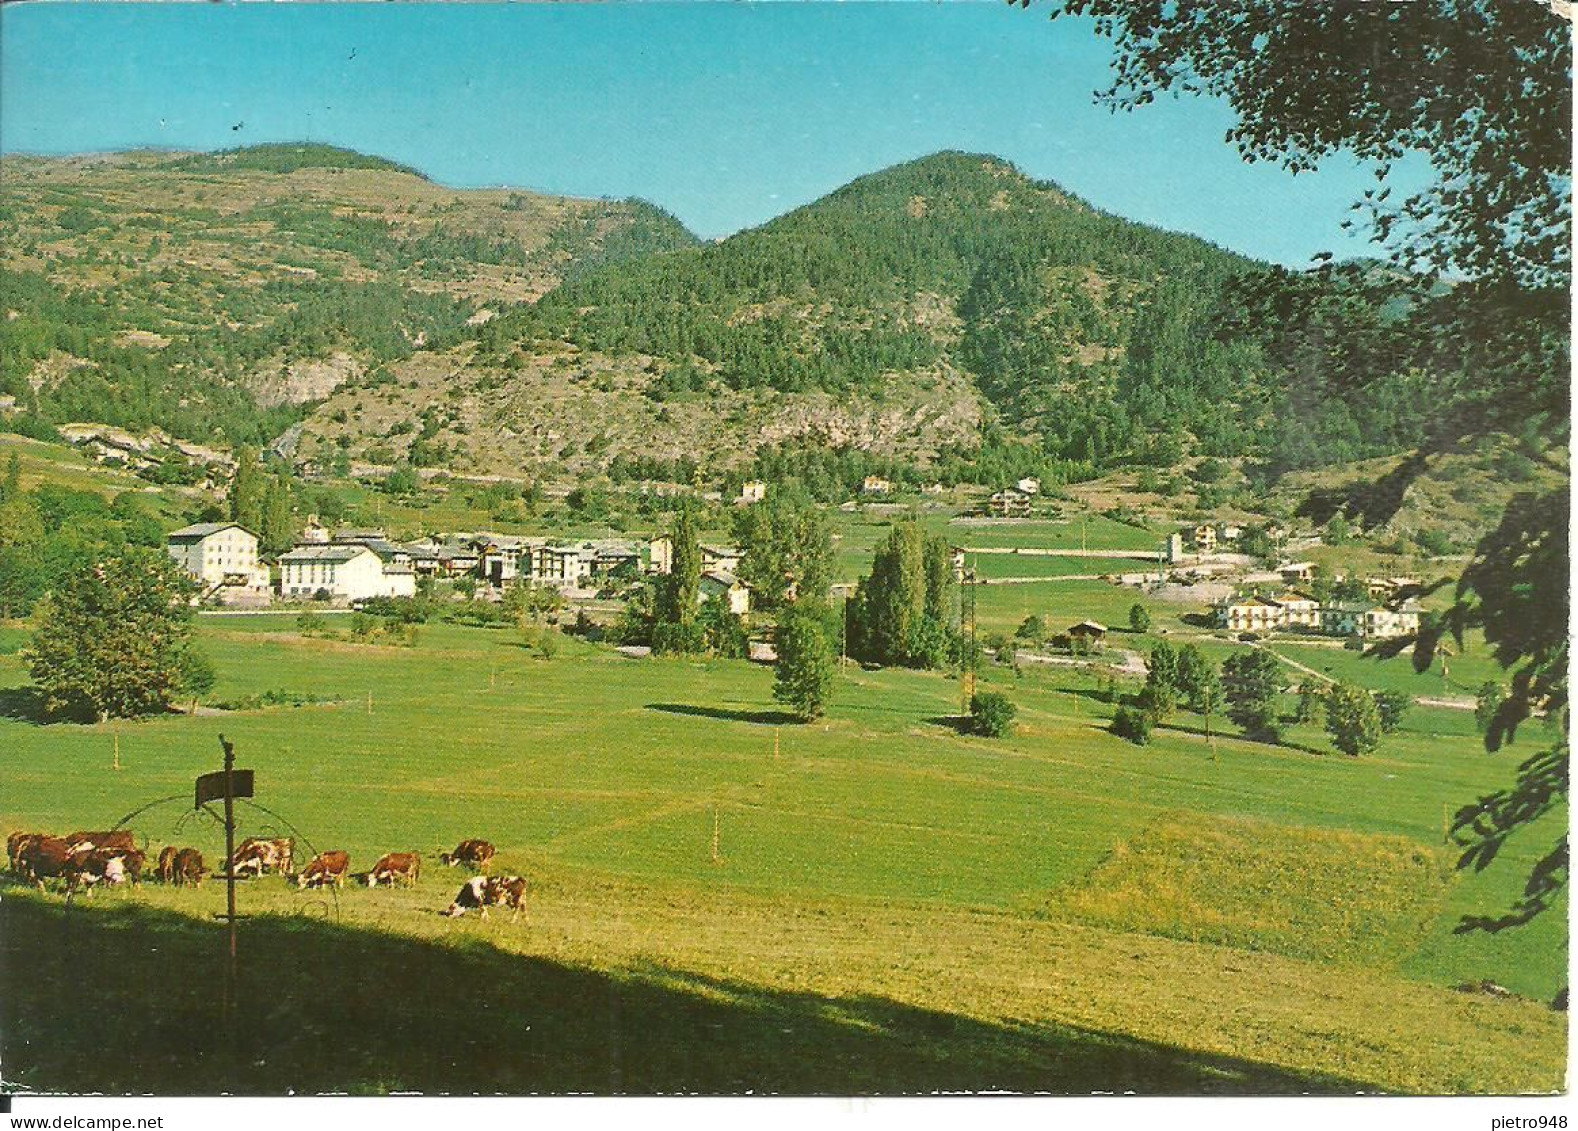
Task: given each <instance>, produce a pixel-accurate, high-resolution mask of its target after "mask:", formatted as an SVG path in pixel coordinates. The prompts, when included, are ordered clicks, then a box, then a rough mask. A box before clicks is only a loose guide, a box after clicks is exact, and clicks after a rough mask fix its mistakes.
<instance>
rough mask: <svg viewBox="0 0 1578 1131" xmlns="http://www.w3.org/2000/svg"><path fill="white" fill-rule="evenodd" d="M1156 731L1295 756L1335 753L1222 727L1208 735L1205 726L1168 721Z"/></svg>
mask: <svg viewBox="0 0 1578 1131" xmlns="http://www.w3.org/2000/svg"><path fill="white" fill-rule="evenodd" d="M1156 729H1157V730H1158V731H1163V730H1166V731H1172V732H1174V733H1176V734H1192V735H1194V736H1195V737H1196V738H1207V739H1209V738H1219V739H1232V740H1233V741H1234V742H1253V743H1256V744H1258V745H1260V746H1264V747H1265V748H1266V749H1268V750H1287V751H1290V752H1292V753H1295V754H1313V755H1315V757H1317V758H1329V757H1331V755H1332V753H1333V751H1330V750H1323V749H1321V748H1320V747H1319V746H1309V745H1306V744H1305V743H1302V742H1294V741H1293V740H1291V739H1288V738H1283V739H1280V740H1279V741H1277V742H1267V741H1266V740H1265V739H1263V738H1251V737H1249V735H1247V734H1244V733H1243V732H1242V731H1225V730H1223V729H1222V728H1221V727H1217V728H1216V729H1215V730H1213V731H1212V732H1211V733H1210V734H1206V732H1205V726H1204V724H1199V725H1195V724H1192V723H1182V722H1177V721H1173V720H1168V721H1167V722H1160V723H1157V724H1156Z"/></svg>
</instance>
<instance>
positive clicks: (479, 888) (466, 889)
mask: <svg viewBox="0 0 1578 1131" xmlns="http://www.w3.org/2000/svg"><path fill="white" fill-rule="evenodd" d="M525 898H526V880H525V878H524V877H522V876H474V877H472V878H471V879H469V880H467V881H466V882H465V883H463V884H461V885H460V891H458V892H456V893H455V898H454V899H453V900H452V901H451V902H450V904H449V908H448V910H446V911H445V912H444V914H445V915H447V916H449V917H450V918H451V919H454V918H457V917H459V916H461V915H464V914H465V913H466V912H467V911H471V910H475V911H476V912H477V913H478V914H479V915H480V916H481V917H482V918H484V919H486V918H487V917H488V908H490V907H508V908H509V909H510V917H511V918H514V917H516V916H518V915H519V914H520V913H521V908H522V904H523V902H524V900H525Z"/></svg>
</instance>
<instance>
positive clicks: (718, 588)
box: [697, 570, 751, 617]
mask: <svg viewBox="0 0 1578 1131" xmlns="http://www.w3.org/2000/svg"><path fill="white" fill-rule="evenodd" d="M715 596H721V597H722V598H723V599H724V601H725V602H726V603H727V604H728V608H729V612H731V613H733V614H734V615H735V616H737V617H743V616H747V615H749V614H750V611H751V590H750V586H748V585H746V584H745V582H743V581H741V580H740V579H739V578H737V577H735V576H734V574H732V573H729V572H727V571H725V570H707V571H706V572H704V573H703V574H702V575H701V587H700V590H699V591H698V593H697V597H698V600H700V601H705V600H706V599H707V598H709V597H715Z"/></svg>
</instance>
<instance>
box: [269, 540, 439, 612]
mask: <svg viewBox="0 0 1578 1131" xmlns="http://www.w3.org/2000/svg"><path fill="white" fill-rule="evenodd" d="M279 568H280V578H279V591H280V595H281V596H282V597H295V598H298V599H299V598H312V597H317V596H318V594H320V593H324V594H327V596H328V598H329V599H330V600H334V601H345V602H350V601H361V600H364V599H366V598H368V597H411V596H414V595H415V594H416V573H415V571H414V570H412V568H411V567H410V566H409V565H394V564H390V563H386V562H385V561H384V560H383V559H382V558H380V557H379V556H378V555H377V554H376V553H374V552H373V551H372V550H371V549H369V548H368V547H367V546H365V545H363V544H361V543H360V542H355V543H337V544H336V543H331V544H328V545H322V544H315V545H302V546H297V547H296V548H295V549H294V550H292V551H291V552H290V553H288V554H286V555H284V556H283V557H281V558H280V560H279Z"/></svg>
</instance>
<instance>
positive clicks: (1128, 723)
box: [1112, 707, 1155, 746]
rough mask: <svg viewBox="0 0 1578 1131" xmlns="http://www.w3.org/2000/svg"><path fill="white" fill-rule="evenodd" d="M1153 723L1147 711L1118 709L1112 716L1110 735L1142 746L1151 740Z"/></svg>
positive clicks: (1132, 708)
mask: <svg viewBox="0 0 1578 1131" xmlns="http://www.w3.org/2000/svg"><path fill="white" fill-rule="evenodd" d="M1154 723H1155V720H1154V719H1152V718H1151V715H1150V712H1148V711H1145V710H1143V709H1141V708H1139V707H1119V708H1118V710H1117V713H1116V714H1114V715H1113V716H1112V733H1113V734H1115V735H1117V736H1118V737H1119V738H1126V739H1128V740H1129V741H1130V742H1132V743H1134V745H1136V746H1144V745H1145V744H1146V743H1147V742H1149V741H1150V740H1151V727H1152V726H1153V725H1154Z"/></svg>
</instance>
